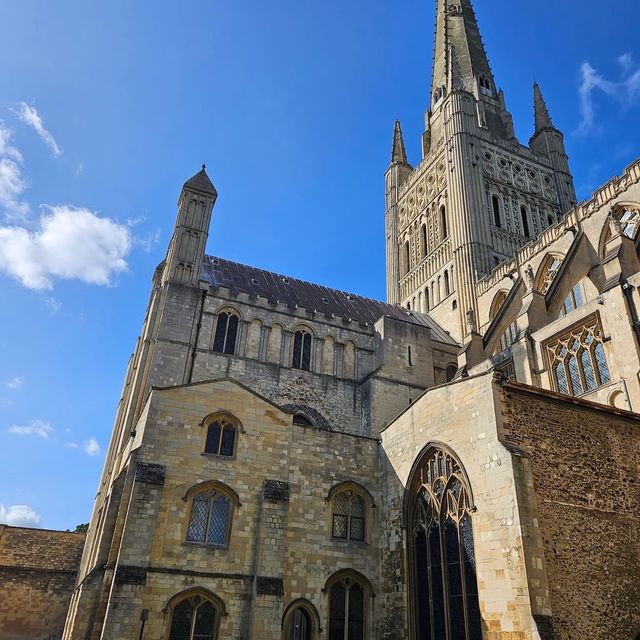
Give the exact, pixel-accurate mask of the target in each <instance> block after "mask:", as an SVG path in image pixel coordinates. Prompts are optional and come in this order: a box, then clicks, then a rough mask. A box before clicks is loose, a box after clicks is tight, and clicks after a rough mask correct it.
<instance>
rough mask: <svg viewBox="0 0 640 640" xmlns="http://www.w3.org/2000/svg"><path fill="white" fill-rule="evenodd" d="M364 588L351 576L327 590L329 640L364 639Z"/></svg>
mask: <svg viewBox="0 0 640 640" xmlns="http://www.w3.org/2000/svg"><path fill="white" fill-rule="evenodd" d="M365 592H366V590H365V587H364V585H362V584H360V583H359V582H358V581H357V580H356V579H354V578H352V577H351V576H347V577H344V578H342V579H339V580H337V581H336V582H334V583H333V584H332V585H331V587H330V589H329V640H364V639H365V638H366V617H365V616H366V603H365Z"/></svg>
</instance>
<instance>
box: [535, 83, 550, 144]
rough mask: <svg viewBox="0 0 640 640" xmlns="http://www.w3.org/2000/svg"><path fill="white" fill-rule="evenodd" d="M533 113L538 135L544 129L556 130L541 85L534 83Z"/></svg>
mask: <svg viewBox="0 0 640 640" xmlns="http://www.w3.org/2000/svg"><path fill="white" fill-rule="evenodd" d="M533 112H534V118H535V124H536V133H539V132H540V131H543V130H544V129H554V128H555V127H554V126H553V122H552V120H551V116H550V115H549V109H547V103H546V102H545V101H544V97H543V96H542V91H541V90H540V85H539V84H538V83H537V82H534V83H533Z"/></svg>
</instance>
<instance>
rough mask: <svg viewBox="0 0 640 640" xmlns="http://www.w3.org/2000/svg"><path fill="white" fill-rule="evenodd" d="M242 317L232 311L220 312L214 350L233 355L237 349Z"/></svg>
mask: <svg viewBox="0 0 640 640" xmlns="http://www.w3.org/2000/svg"><path fill="white" fill-rule="evenodd" d="M239 320H240V318H238V316H237V315H236V314H235V313H233V312H232V311H223V312H222V313H219V314H218V322H217V324H216V333H215V336H214V338H213V350H214V351H217V352H218V353H226V354H229V355H233V354H234V353H235V351H236V337H237V335H238V322H239Z"/></svg>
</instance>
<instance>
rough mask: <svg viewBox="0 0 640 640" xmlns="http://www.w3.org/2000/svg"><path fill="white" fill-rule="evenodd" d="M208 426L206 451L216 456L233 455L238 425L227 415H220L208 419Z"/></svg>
mask: <svg viewBox="0 0 640 640" xmlns="http://www.w3.org/2000/svg"><path fill="white" fill-rule="evenodd" d="M206 427H207V435H206V439H205V444H204V452H205V453H210V454H212V455H216V456H229V457H230V456H233V454H234V453H235V445H236V438H237V433H238V425H237V424H236V423H235V422H234V421H233V420H231V419H230V418H229V417H227V416H218V417H215V418H214V419H210V420H209V421H207V424H206Z"/></svg>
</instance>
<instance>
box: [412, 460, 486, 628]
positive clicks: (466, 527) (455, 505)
mask: <svg viewBox="0 0 640 640" xmlns="http://www.w3.org/2000/svg"><path fill="white" fill-rule="evenodd" d="M407 491H408V494H407V502H406V507H407V510H408V515H409V519H410V522H409V524H410V526H409V528H408V535H409V536H410V539H409V549H410V553H411V556H412V557H411V562H410V594H411V598H410V602H411V607H412V610H413V623H414V625H415V630H416V631H415V637H416V638H420V640H482V624H481V617H480V606H479V601H478V585H477V579H476V566H475V564H476V563H475V554H474V545H473V525H472V521H471V512H472V501H471V492H470V489H469V484H468V481H467V478H466V475H465V473H464V471H463V469H462V467H461V465H460V463H459V462H458V461H457V460H456V459H455V458H454V457H453V456H452V455H451V454H449V453H447V452H446V451H443V450H441V449H437V448H428V449H427V450H426V452H425V454H424V455H423V456H422V460H421V461H420V462H419V464H418V466H417V468H416V469H415V470H414V471H413V473H412V478H411V480H410V482H409V484H408V489H407Z"/></svg>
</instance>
